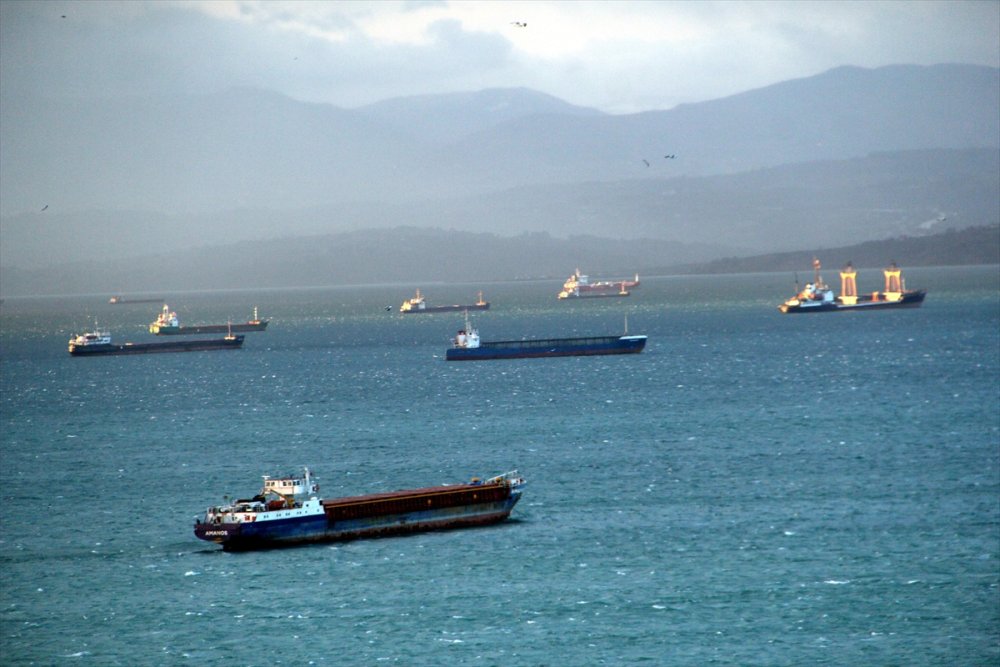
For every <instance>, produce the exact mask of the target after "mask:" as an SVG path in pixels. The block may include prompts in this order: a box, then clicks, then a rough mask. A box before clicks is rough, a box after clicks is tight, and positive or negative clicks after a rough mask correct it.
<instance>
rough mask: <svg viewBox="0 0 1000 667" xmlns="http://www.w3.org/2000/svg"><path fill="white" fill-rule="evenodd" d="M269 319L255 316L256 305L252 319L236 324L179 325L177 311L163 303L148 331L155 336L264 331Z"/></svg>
mask: <svg viewBox="0 0 1000 667" xmlns="http://www.w3.org/2000/svg"><path fill="white" fill-rule="evenodd" d="M268 322H269V320H262V319H260V318H259V317H257V306H254V308H253V319H251V320H247V321H246V322H243V323H236V324H232V323H229V324H198V325H195V326H181V323H180V320H179V319H178V318H177V313H175V312H173V311H172V310H170V306H168V305H166V304H163V310H162V311H161V312H160V315H159V317H157V318H156V320H155V321H154V322H152V323H150V325H149V333H151V334H156V335H157V336H178V335H181V336H182V335H187V334H207V333H231V332H233V331H236V332H239V333H246V332H248V331H264V330H265V329H267V323H268Z"/></svg>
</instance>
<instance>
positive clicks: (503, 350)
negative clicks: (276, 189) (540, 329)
mask: <svg viewBox="0 0 1000 667" xmlns="http://www.w3.org/2000/svg"><path fill="white" fill-rule="evenodd" d="M625 329H626V332H625V335H622V336H584V337H577V338H539V339H534V340H500V341H482V340H480V338H479V331H477V330H476V329H474V328H473V327H472V325H470V324H469V321H468V319H466V321H465V328H464V329H460V330H459V332H458V334H457V335H456V336H455V338H454V340H453V341H452V347H450V348H449V349H448V351H447V352H445V360H446V361H481V360H486V359H531V358H538V357H579V356H593V355H605V354H637V353H639V352H642V350H643V348H645V347H646V336H629V335H628V325H627V324H626V327H625Z"/></svg>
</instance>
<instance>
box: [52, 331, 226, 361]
mask: <svg viewBox="0 0 1000 667" xmlns="http://www.w3.org/2000/svg"><path fill="white" fill-rule="evenodd" d="M242 346H243V336H234V337H233V338H231V339H227V338H219V339H213V340H204V339H202V340H184V341H171V342H169V343H123V344H111V343H109V344H105V345H72V344H71V345H70V346H69V353H70V354H71V355H73V356H74V357H91V356H104V355H119V354H158V353H165V352H200V351H202V350H238V349H240V348H241V347H242Z"/></svg>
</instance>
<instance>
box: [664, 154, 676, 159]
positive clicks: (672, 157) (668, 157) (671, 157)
mask: <svg viewBox="0 0 1000 667" xmlns="http://www.w3.org/2000/svg"><path fill="white" fill-rule="evenodd" d="M663 157H665V158H666V159H668V160H673V159H674V158H676V157H677V156H676V155H664V156H663Z"/></svg>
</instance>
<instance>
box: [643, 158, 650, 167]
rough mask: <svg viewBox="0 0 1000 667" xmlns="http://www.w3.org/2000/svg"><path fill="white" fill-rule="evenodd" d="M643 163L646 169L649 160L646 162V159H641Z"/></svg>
mask: <svg viewBox="0 0 1000 667" xmlns="http://www.w3.org/2000/svg"><path fill="white" fill-rule="evenodd" d="M643 163H644V164H645V165H646V166H647V167H648V166H649V160H646V159H643Z"/></svg>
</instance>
